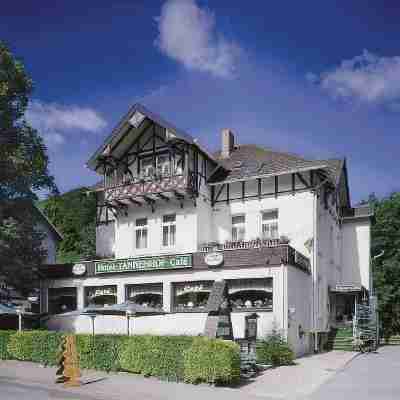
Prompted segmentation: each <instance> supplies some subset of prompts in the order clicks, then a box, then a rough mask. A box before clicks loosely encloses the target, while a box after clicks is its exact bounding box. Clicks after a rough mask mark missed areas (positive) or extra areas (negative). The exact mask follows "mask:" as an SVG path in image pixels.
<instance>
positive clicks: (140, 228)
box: [135, 217, 149, 250]
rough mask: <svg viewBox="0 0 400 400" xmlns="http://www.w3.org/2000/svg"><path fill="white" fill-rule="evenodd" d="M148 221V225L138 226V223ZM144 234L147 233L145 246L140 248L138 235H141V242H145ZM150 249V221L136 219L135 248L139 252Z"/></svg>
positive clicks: (144, 218)
mask: <svg viewBox="0 0 400 400" xmlns="http://www.w3.org/2000/svg"><path fill="white" fill-rule="evenodd" d="M143 220H146V225H137V223H138V221H143ZM143 232H146V241H145V246H138V235H139V233H140V235H141V240H143ZM148 247H149V221H148V219H147V218H146V217H143V218H136V221H135V248H136V249H137V250H144V249H147V248H148Z"/></svg>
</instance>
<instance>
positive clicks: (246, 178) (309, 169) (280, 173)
mask: <svg viewBox="0 0 400 400" xmlns="http://www.w3.org/2000/svg"><path fill="white" fill-rule="evenodd" d="M323 168H327V165H326V164H321V165H315V166H312V167H304V168H295V169H288V170H286V171H279V172H276V173H270V174H262V175H254V176H245V177H242V178H238V179H230V180H224V181H218V182H208V184H209V185H210V186H216V185H222V184H225V183H235V182H243V181H248V180H249V179H263V178H271V177H273V176H281V175H287V174H295V173H300V172H305V171H315V170H319V169H323ZM216 170H217V169H215V171H216ZM215 171H213V172H215Z"/></svg>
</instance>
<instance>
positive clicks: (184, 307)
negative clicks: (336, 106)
mask: <svg viewBox="0 0 400 400" xmlns="http://www.w3.org/2000/svg"><path fill="white" fill-rule="evenodd" d="M212 285H213V281H196V282H180V283H175V284H174V310H175V311H194V310H198V311H205V309H206V306H207V302H208V298H209V297H210V293H211V290H212Z"/></svg>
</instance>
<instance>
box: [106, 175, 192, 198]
mask: <svg viewBox="0 0 400 400" xmlns="http://www.w3.org/2000/svg"><path fill="white" fill-rule="evenodd" d="M194 193H195V179H194V176H193V173H187V174H179V175H153V176H151V177H144V178H132V179H131V180H130V181H128V182H124V183H122V184H121V183H120V184H117V185H114V186H109V187H106V189H105V191H104V201H105V202H106V203H111V204H114V205H121V204H125V205H127V204H137V205H141V204H146V203H148V204H149V203H154V202H155V201H156V200H165V201H168V200H170V199H171V198H177V199H178V200H183V199H184V197H185V196H186V195H190V196H193V194H194Z"/></svg>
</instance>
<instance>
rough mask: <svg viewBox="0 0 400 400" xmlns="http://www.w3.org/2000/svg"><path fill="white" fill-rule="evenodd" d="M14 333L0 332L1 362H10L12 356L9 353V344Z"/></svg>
mask: <svg viewBox="0 0 400 400" xmlns="http://www.w3.org/2000/svg"><path fill="white" fill-rule="evenodd" d="M14 333H15V332H14V331H0V360H9V359H10V358H11V354H10V353H9V351H8V342H9V341H10V337H11V335H12V334H14Z"/></svg>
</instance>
